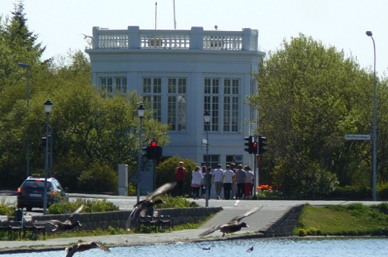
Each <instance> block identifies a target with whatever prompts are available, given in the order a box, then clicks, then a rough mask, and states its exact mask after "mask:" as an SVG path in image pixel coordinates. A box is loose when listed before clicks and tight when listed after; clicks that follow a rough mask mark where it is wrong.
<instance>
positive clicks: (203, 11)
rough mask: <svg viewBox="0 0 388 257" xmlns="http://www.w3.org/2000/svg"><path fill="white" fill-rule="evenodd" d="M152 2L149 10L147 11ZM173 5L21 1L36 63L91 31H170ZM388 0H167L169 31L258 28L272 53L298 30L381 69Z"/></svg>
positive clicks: (387, 64)
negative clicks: (38, 52) (37, 45)
mask: <svg viewBox="0 0 388 257" xmlns="http://www.w3.org/2000/svg"><path fill="white" fill-rule="evenodd" d="M14 3H16V0H1V1H0V14H1V15H3V16H10V15H11V12H12V10H13V6H14ZM155 3H157V7H155V6H156V5H155ZM173 4H174V0H158V1H155V0H110V1H106V0H24V6H25V13H26V17H27V19H28V25H29V29H30V30H32V31H33V32H34V33H35V34H38V36H39V40H40V41H41V42H42V43H43V45H45V46H46V52H45V55H44V58H49V57H58V56H65V55H66V53H68V52H69V51H70V50H73V51H74V50H83V49H85V47H86V46H87V43H86V41H85V40H84V37H83V36H82V34H89V35H91V34H92V28H93V26H99V27H105V28H110V29H126V28H127V26H139V27H140V29H153V28H155V14H156V17H157V18H156V26H157V28H158V29H174V8H173ZM387 7H388V1H386V0H373V1H371V0H368V1H367V0H357V1H355V0H240V1H235V0H175V20H176V28H177V29H190V28H191V27H192V26H201V27H203V28H204V29H205V30H212V29H214V25H217V26H218V29H219V30H241V29H242V28H252V29H258V30H259V47H260V50H261V51H264V52H269V51H276V50H277V49H279V48H280V47H281V44H282V42H283V40H284V39H285V40H287V41H289V40H290V38H291V37H297V36H298V35H299V33H303V34H305V35H306V36H311V37H312V38H313V39H314V40H317V41H320V42H322V43H323V44H324V45H325V46H334V47H336V48H337V50H339V51H340V50H343V51H344V53H345V56H353V57H355V58H357V61H358V63H359V64H360V66H361V68H366V69H370V70H373V43H372V40H371V38H369V37H367V36H366V34H365V32H366V31H367V30H371V31H372V32H373V37H374V39H375V42H376V53H377V57H376V59H377V65H376V68H377V72H378V74H379V75H383V74H386V75H388V74H387V72H388V48H387V47H388V30H387V25H388V14H387V10H388V8H387Z"/></svg>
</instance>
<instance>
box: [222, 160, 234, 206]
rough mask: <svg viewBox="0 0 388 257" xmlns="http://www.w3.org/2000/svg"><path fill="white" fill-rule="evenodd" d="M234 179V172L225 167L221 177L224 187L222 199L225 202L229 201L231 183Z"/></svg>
mask: <svg viewBox="0 0 388 257" xmlns="http://www.w3.org/2000/svg"><path fill="white" fill-rule="evenodd" d="M233 179H234V171H233V170H231V168H230V165H226V169H225V170H224V173H223V176H222V182H223V185H224V198H225V200H229V199H230V191H231V189H232V182H233Z"/></svg>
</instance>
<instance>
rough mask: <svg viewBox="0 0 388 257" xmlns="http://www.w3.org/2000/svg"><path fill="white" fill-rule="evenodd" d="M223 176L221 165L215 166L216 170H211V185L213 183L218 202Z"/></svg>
mask: <svg viewBox="0 0 388 257" xmlns="http://www.w3.org/2000/svg"><path fill="white" fill-rule="evenodd" d="M223 174H224V171H223V170H222V169H221V164H217V168H215V169H214V170H213V177H212V183H214V186H215V188H216V195H217V199H218V200H220V199H221V190H222V185H223V183H222V177H223Z"/></svg>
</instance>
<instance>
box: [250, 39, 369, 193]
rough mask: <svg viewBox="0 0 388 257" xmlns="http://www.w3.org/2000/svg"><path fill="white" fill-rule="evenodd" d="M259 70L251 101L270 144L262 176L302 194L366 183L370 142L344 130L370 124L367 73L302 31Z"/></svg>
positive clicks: (357, 131) (364, 130) (362, 130)
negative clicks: (350, 136) (352, 137)
mask: <svg viewBox="0 0 388 257" xmlns="http://www.w3.org/2000/svg"><path fill="white" fill-rule="evenodd" d="M257 76H258V81H259V94H258V95H256V96H253V97H252V98H251V105H252V106H256V107H257V108H258V110H259V113H260V122H259V131H260V133H259V134H261V135H265V136H267V138H268V144H269V145H270V149H271V151H269V152H268V154H266V156H265V158H264V167H263V169H262V171H261V172H262V173H263V176H264V177H265V179H267V180H270V181H268V182H272V183H275V184H276V185H277V186H278V188H280V189H282V190H283V191H284V192H286V193H289V194H292V195H304V196H308V195H316V194H317V193H319V192H320V194H325V193H329V192H330V191H332V190H334V189H335V186H336V185H337V183H339V184H340V185H349V184H363V185H365V183H366V184H368V183H370V181H371V180H370V175H371V172H370V168H369V167H370V160H371V158H370V156H371V143H370V142H367V141H345V140H344V135H345V134H369V133H370V131H371V111H372V109H371V99H372V90H371V87H370V86H371V85H372V82H373V77H372V76H371V74H369V73H367V72H366V71H364V70H361V69H360V68H359V65H358V64H357V63H356V62H355V61H354V60H353V59H349V58H345V57H344V54H343V52H339V51H337V50H336V49H335V48H334V47H325V46H324V45H322V43H320V42H317V41H314V40H313V39H312V38H309V37H306V36H304V35H302V34H301V35H299V37H297V38H292V39H291V41H290V42H286V41H284V42H283V49H280V50H279V51H277V52H275V53H269V57H268V58H267V59H266V60H263V62H262V67H261V69H260V72H259V74H257Z"/></svg>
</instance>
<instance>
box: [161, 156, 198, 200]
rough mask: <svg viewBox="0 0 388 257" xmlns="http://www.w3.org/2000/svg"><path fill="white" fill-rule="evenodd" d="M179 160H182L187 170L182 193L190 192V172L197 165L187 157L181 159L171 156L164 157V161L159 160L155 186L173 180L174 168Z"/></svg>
mask: <svg viewBox="0 0 388 257" xmlns="http://www.w3.org/2000/svg"><path fill="white" fill-rule="evenodd" d="M180 161H183V162H184V163H185V165H184V166H185V167H186V169H187V171H188V173H187V175H186V177H185V184H184V194H190V192H191V172H192V171H193V170H194V168H195V167H196V166H198V164H197V163H195V162H193V161H191V160H189V159H183V158H180V157H171V158H168V159H166V160H165V161H163V162H161V163H160V164H159V165H158V166H157V167H156V187H157V188H158V187H160V186H161V185H163V184H165V183H167V182H171V181H175V180H176V179H175V169H176V167H177V166H178V163H179V162H180Z"/></svg>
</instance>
